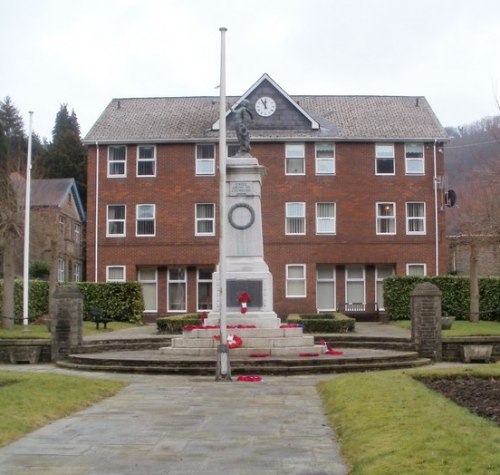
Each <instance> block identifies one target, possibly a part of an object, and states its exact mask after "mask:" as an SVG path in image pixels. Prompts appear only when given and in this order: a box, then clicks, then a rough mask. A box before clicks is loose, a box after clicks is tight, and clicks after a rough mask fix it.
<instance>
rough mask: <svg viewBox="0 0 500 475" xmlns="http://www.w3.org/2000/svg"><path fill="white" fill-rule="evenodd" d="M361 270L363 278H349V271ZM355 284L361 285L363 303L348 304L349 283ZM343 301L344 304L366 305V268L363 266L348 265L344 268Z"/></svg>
mask: <svg viewBox="0 0 500 475" xmlns="http://www.w3.org/2000/svg"><path fill="white" fill-rule="evenodd" d="M354 268H356V269H362V270H363V277H361V278H359V277H349V269H354ZM357 282H362V283H363V301H362V302H350V301H349V300H348V296H347V294H348V287H349V283H357ZM345 301H346V303H362V304H363V305H365V304H366V268H365V266H363V265H357V264H353V265H348V266H346V268H345Z"/></svg>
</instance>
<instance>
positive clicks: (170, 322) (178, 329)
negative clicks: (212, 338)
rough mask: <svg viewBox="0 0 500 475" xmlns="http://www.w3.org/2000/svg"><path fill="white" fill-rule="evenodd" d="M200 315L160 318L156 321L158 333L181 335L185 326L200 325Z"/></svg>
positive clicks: (186, 314) (188, 314) (190, 314)
mask: <svg viewBox="0 0 500 475" xmlns="http://www.w3.org/2000/svg"><path fill="white" fill-rule="evenodd" d="M200 324H201V315H200V314H198V313H184V314H182V315H174V316H172V317H160V318H157V319H156V328H157V329H158V333H167V334H178V333H182V328H183V327H184V326H185V325H200Z"/></svg>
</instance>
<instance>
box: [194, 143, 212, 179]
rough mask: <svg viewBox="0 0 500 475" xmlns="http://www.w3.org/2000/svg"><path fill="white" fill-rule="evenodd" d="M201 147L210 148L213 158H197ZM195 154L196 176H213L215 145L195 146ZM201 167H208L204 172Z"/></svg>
mask: <svg viewBox="0 0 500 475" xmlns="http://www.w3.org/2000/svg"><path fill="white" fill-rule="evenodd" d="M202 147H212V151H213V157H208V158H206V157H202V156H199V155H201V154H200V151H201V150H203V148H202ZM195 151H196V152H195V154H196V176H214V175H215V159H216V151H215V144H208V143H204V144H197V145H196V146H195ZM203 165H208V166H207V170H206V171H205V170H204V168H205V167H204V166H203Z"/></svg>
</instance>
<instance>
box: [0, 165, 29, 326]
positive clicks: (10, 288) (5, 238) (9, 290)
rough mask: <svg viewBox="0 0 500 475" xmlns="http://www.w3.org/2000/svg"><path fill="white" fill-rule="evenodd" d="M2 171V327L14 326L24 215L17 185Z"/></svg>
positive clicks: (0, 234) (0, 195) (0, 189)
mask: <svg viewBox="0 0 500 475" xmlns="http://www.w3.org/2000/svg"><path fill="white" fill-rule="evenodd" d="M2 168H3V170H2V171H0V248H1V251H2V254H3V303H2V326H3V327H4V328H11V327H13V326H14V282H15V267H16V258H17V255H18V252H17V251H18V249H19V243H20V240H21V239H22V236H23V223H24V214H23V209H22V207H21V206H20V205H19V202H18V191H17V190H16V183H15V182H13V181H12V180H11V179H10V176H9V174H8V173H7V171H6V170H5V167H2Z"/></svg>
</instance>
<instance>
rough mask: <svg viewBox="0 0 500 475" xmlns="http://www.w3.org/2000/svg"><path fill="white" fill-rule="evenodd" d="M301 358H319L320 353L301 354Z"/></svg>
mask: <svg viewBox="0 0 500 475" xmlns="http://www.w3.org/2000/svg"><path fill="white" fill-rule="evenodd" d="M299 356H303V357H304V358H307V357H313V356H319V353H299Z"/></svg>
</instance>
